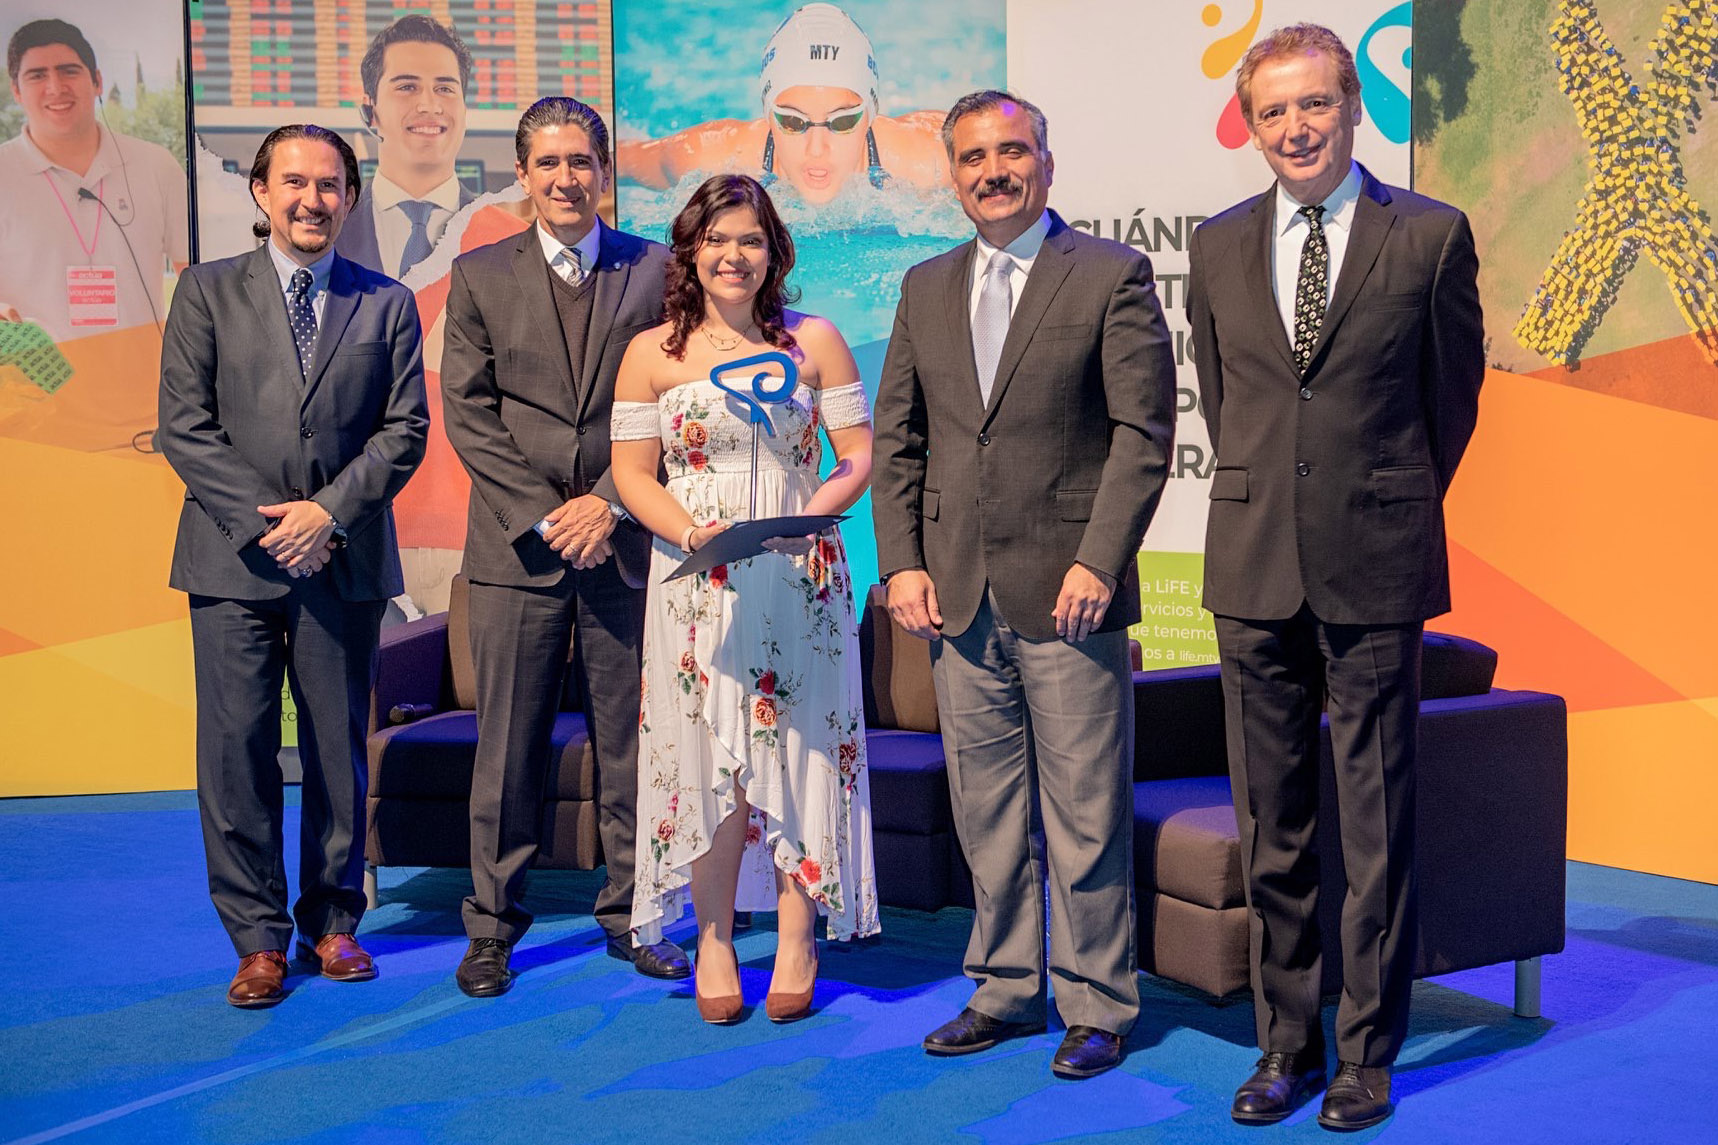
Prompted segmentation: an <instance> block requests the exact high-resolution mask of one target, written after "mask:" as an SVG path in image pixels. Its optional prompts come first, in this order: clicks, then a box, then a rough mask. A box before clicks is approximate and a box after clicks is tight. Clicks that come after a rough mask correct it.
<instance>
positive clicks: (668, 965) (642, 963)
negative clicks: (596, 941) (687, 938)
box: [608, 935, 692, 981]
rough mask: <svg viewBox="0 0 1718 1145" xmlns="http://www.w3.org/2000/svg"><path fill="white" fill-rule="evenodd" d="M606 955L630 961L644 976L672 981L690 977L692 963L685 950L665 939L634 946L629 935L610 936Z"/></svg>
mask: <svg viewBox="0 0 1718 1145" xmlns="http://www.w3.org/2000/svg"><path fill="white" fill-rule="evenodd" d="M608 956H609V957H610V958H618V959H620V960H621V961H622V962H630V963H632V965H633V967H634V968H635V969H637V971H638V972H639V973H640V974H642V975H644V976H645V977H646V978H663V979H667V980H668V981H674V980H676V979H679V978H690V977H692V963H691V961H690V960H689V959H687V957H686V952H685V951H684V950H681V949H680V948H679V947H678V946H676V945H674V944H673V943H672V942H669V941H668V940H667V939H663V940H662V941H661V942H658V943H656V944H654V945H652V946H634V945H633V944H632V936H631V935H626V936H624V937H622V938H611V939H609V940H608Z"/></svg>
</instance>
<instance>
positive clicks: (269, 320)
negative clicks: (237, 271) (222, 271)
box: [245, 240, 301, 384]
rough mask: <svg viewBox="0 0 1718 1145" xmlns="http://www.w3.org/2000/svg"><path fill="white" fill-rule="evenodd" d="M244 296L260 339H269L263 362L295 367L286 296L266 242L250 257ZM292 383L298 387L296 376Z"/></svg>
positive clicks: (295, 348) (298, 382)
mask: <svg viewBox="0 0 1718 1145" xmlns="http://www.w3.org/2000/svg"><path fill="white" fill-rule="evenodd" d="M245 271H246V277H245V293H246V294H247V295H249V297H250V300H251V306H252V307H253V308H254V309H255V310H256V312H257V319H258V321H259V322H260V323H261V329H262V331H263V336H264V337H265V338H267V339H268V344H267V346H266V347H265V354H266V358H265V360H267V361H270V362H289V363H291V364H292V365H294V366H296V365H297V364H298V347H297V345H295V344H294V343H293V341H292V329H291V327H290V325H289V324H288V321H287V317H286V295H285V293H284V292H283V291H282V290H281V288H280V275H279V273H277V272H276V271H275V269H274V258H273V256H271V255H270V254H269V253H268V246H267V241H266V240H265V241H264V245H262V246H259V247H258V248H257V249H256V251H255V253H253V254H252V255H251V259H250V263H249V265H248V266H247V267H246V268H245ZM293 381H294V383H295V384H301V383H300V379H299V378H298V377H297V375H294V376H293Z"/></svg>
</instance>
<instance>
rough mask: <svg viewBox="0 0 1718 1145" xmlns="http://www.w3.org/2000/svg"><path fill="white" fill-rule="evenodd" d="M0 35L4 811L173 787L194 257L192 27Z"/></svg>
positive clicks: (25, 17) (122, 22)
mask: <svg viewBox="0 0 1718 1145" xmlns="http://www.w3.org/2000/svg"><path fill="white" fill-rule="evenodd" d="M0 36H3V37H4V38H5V39H6V41H7V44H8V46H9V47H10V46H11V45H12V44H13V43H14V41H15V42H16V44H17V47H18V48H19V50H20V54H19V58H18V60H17V64H18V67H17V70H16V73H15V74H11V75H9V76H8V80H9V82H8V84H7V87H6V89H5V91H4V93H0V140H3V142H0V485H3V486H4V488H5V490H6V493H5V494H4V497H5V500H4V505H5V509H4V532H5V536H6V559H5V560H4V561H3V562H0V795H38V794H50V793H59V792H86V791H115V790H139V789H149V788H157V787H184V786H187V785H188V783H189V782H190V779H191V774H192V765H191V741H190V735H189V729H190V702H191V699H190V698H191V678H190V657H189V646H188V643H187V642H186V641H185V640H184V639H183V633H182V631H181V629H182V628H183V626H184V616H185V600H184V597H183V596H182V595H181V594H179V593H175V592H171V591H169V590H168V588H167V558H168V554H169V552H170V550H171V546H172V541H173V531H174V522H175V521H176V520H177V518H178V514H179V508H180V505H181V504H182V503H183V496H184V489H183V487H182V486H180V485H179V484H178V482H177V481H176V480H175V479H174V476H173V473H172V471H171V470H169V469H168V468H167V466H166V464H165V462H164V461H163V460H162V459H161V458H160V456H159V455H157V454H156V453H155V444H154V430H155V393H156V384H157V380H158V372H159V368H160V358H161V322H162V320H163V319H164V318H165V316H166V312H167V306H168V304H169V302H170V300H171V297H172V285H173V279H174V277H175V275H176V274H177V271H178V269H179V268H180V267H182V266H183V265H184V264H185V262H186V260H187V258H188V257H189V253H188V250H187V246H188V241H189V238H188V236H189V226H190V221H189V215H188V211H187V205H186V193H187V186H188V183H187V179H186V173H185V90H184V76H185V69H184V39H185V24H184V18H183V9H182V6H181V5H180V3H179V2H178V0H139V2H137V3H125V4H121V3H117V2H115V0H56V2H53V3H45V2H36V0H23V2H21V3H12V4H8V5H7V7H6V14H5V17H4V20H3V21H0Z"/></svg>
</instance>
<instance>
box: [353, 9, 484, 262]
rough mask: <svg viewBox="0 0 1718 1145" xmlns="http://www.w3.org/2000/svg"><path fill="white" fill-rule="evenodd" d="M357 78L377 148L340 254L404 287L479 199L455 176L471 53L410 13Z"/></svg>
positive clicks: (448, 32) (386, 32) (373, 47)
mask: <svg viewBox="0 0 1718 1145" xmlns="http://www.w3.org/2000/svg"><path fill="white" fill-rule="evenodd" d="M358 76H359V80H360V82H361V84H362V86H363V90H364V102H363V104H362V105H361V106H360V107H359V109H358V114H359V116H360V118H362V119H363V121H364V128H365V130H366V131H368V132H369V133H370V134H371V135H372V136H373V137H374V138H375V140H376V174H375V175H374V176H373V177H372V178H371V180H370V182H369V183H368V184H366V185H365V187H364V191H363V193H362V194H361V195H360V196H359V197H358V203H357V205H356V206H355V207H353V208H352V217H351V218H350V219H348V220H347V224H346V226H345V228H344V229H343V230H342V231H341V234H340V242H339V250H340V253H341V254H343V255H345V256H346V257H347V258H349V259H352V260H353V261H354V262H359V263H362V264H363V265H365V266H367V267H369V268H370V269H372V270H379V271H381V272H382V273H383V274H389V275H393V276H394V277H395V278H404V277H405V276H406V274H407V273H408V272H409V271H410V270H411V269H412V268H413V267H414V266H416V265H417V264H418V263H420V262H422V261H423V260H424V259H426V258H428V257H429V255H430V253H431V252H432V251H433V250H435V245H436V243H438V242H440V241H441V236H442V232H443V231H445V230H446V229H447V224H448V222H449V220H451V219H452V218H453V216H454V215H455V214H457V213H458V212H459V210H460V208H461V207H464V206H465V205H466V204H467V203H469V202H471V201H472V200H473V199H475V198H476V197H477V196H476V195H474V194H473V193H472V192H471V191H470V190H468V189H467V188H466V187H465V186H464V185H463V184H461V183H460V181H459V178H458V176H456V175H455V174H454V161H455V160H457V159H458V158H459V149H460V148H461V147H463V146H464V145H465V96H466V92H468V91H469V90H470V88H471V49H469V48H467V47H466V46H465V41H464V40H461V39H460V38H459V35H458V34H457V33H456V32H454V31H453V30H452V29H451V28H447V27H444V26H443V25H441V24H438V23H437V22H436V21H435V20H433V19H432V18H430V17H429V16H425V15H422V14H419V13H413V14H411V15H408V16H402V17H400V18H399V19H398V20H395V21H394V22H393V23H392V24H389V25H388V26H387V27H386V28H383V29H382V30H381V31H380V32H378V33H376V37H375V39H373V40H371V41H370V47H369V48H368V49H367V50H366V51H365V52H364V58H363V60H362V61H361V62H360V63H359V65H358Z"/></svg>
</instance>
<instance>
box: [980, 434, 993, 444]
mask: <svg viewBox="0 0 1718 1145" xmlns="http://www.w3.org/2000/svg"><path fill="white" fill-rule="evenodd" d="M978 444H980V445H989V444H990V435H989V434H988V433H981V434H979V435H978Z"/></svg>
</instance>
